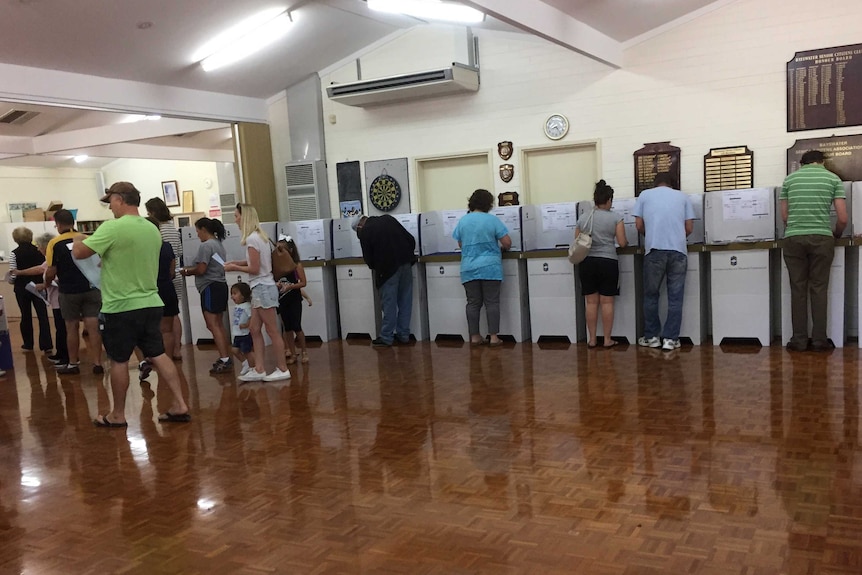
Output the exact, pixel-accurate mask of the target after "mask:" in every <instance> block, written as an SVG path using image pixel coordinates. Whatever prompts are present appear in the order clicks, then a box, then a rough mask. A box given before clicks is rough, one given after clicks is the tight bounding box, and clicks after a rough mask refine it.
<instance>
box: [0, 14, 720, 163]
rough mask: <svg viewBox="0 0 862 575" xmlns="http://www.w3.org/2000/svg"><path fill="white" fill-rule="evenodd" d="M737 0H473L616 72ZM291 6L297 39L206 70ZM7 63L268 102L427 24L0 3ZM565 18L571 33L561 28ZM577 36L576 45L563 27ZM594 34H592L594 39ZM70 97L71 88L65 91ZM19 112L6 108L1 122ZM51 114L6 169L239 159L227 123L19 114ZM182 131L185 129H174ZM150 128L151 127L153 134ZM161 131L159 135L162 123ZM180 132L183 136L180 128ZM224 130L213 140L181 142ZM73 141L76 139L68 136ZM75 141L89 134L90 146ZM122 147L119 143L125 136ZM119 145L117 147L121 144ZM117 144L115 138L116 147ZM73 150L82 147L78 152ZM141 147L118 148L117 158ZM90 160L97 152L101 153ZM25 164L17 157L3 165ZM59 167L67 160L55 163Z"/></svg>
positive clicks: (21, 129)
mask: <svg viewBox="0 0 862 575" xmlns="http://www.w3.org/2000/svg"><path fill="white" fill-rule="evenodd" d="M727 1H728V0H517V1H515V0H508V1H506V0H464V3H466V4H470V5H473V6H475V7H478V8H481V9H483V10H484V11H485V12H486V13H489V14H491V15H492V16H493V17H490V16H489V17H488V18H487V19H486V21H485V22H484V23H483V24H481V25H480V27H487V28H495V29H509V30H518V29H520V30H523V31H524V32H525V33H533V34H537V35H539V36H542V37H545V38H548V39H550V40H552V41H555V42H557V43H559V44H562V45H564V46H568V47H570V48H572V49H574V50H577V51H578V52H581V53H585V54H588V55H591V56H593V57H595V58H596V59H599V60H601V61H604V62H609V63H611V64H612V65H620V62H619V60H621V58H617V55H619V54H621V53H622V45H623V43H624V42H627V41H631V40H632V39H633V38H636V37H638V36H640V35H643V34H647V33H649V31H650V30H653V29H655V28H659V27H661V26H664V25H666V24H668V23H670V22H673V21H675V20H677V19H680V18H683V17H685V16H686V15H688V14H691V13H692V12H696V11H698V10H701V9H703V8H704V7H706V6H708V5H709V4H718V3H723V2H727ZM273 7H285V8H288V9H290V10H291V16H292V19H293V21H294V23H293V25H292V26H291V30H290V31H289V33H288V34H287V35H286V36H285V37H284V38H283V39H282V40H280V41H278V42H277V43H275V44H274V45H272V46H270V47H268V48H267V49H265V50H264V51H262V52H260V53H258V54H256V55H253V56H251V57H250V58H248V59H247V60H244V61H242V62H240V63H237V64H235V65H233V66H229V67H226V68H223V69H220V70H217V71H215V72H210V73H207V72H204V71H203V70H202V69H201V68H200V66H199V65H197V64H196V63H195V62H194V61H192V58H191V55H192V54H193V53H194V52H195V50H196V49H197V48H198V47H200V46H201V45H202V44H203V43H204V42H205V41H206V40H207V39H209V38H210V37H212V36H213V35H215V34H216V33H218V32H220V31H222V30H224V29H225V28H227V27H229V25H230V24H231V23H235V22H237V21H239V20H241V19H243V18H244V17H247V16H249V15H251V14H254V13H256V12H258V11H260V10H263V9H267V8H273ZM0 13H2V15H3V17H2V18H0V64H11V65H15V66H24V67H28V68H38V69H44V70H56V71H63V72H74V73H78V74H84V75H87V76H97V77H102V78H112V79H120V80H131V81H137V82H142V83H144V84H148V85H150V86H149V87H150V88H152V89H153V90H158V89H159V87H165V86H170V87H176V88H187V89H193V90H201V91H205V92H211V93H220V94H230V95H235V96H242V97H248V98H257V99H261V100H264V99H267V98H270V97H272V96H273V95H275V94H278V93H280V92H281V91H283V90H284V89H285V88H287V87H289V86H291V85H293V84H295V83H297V82H299V81H301V80H303V79H305V78H307V77H308V76H309V75H311V74H314V73H316V72H318V71H320V70H323V69H326V68H328V67H330V66H332V65H333V64H335V63H337V62H340V61H343V60H345V59H347V58H349V57H350V56H351V55H353V54H355V53H356V52H358V51H360V50H361V49H363V48H365V47H367V46H368V45H370V44H373V43H375V42H378V41H380V40H382V39H384V38H385V37H387V36H388V35H390V34H392V33H395V32H398V31H399V30H402V29H406V28H410V27H413V26H416V25H421V24H422V22H420V21H418V20H415V19H413V18H409V17H400V16H391V15H383V14H380V13H376V12H372V11H370V10H368V9H367V6H366V4H365V2H364V0H121V1H115V2H106V1H105V0H74V1H68V0H0ZM561 19H562V20H565V21H566V22H564V24H565V25H563V26H560V25H559V21H560V20H561ZM560 29H562V30H566V29H574V30H577V31H578V33H577V34H571V35H570V36H571V37H567V36H566V34H565V32H562V33H561V32H560V31H559V30H560ZM585 31H586V34H585V33H584V32H585ZM59 89H60V90H62V88H59ZM9 107H10V106H9V105H4V104H2V103H0V115H2V114H3V113H5V111H6V110H7V108H9ZM12 107H14V108H16V109H34V110H37V111H40V112H41V114H40V115H39V116H37V117H36V118H34V119H33V120H31V121H29V122H28V123H26V124H25V125H23V126H6V125H0V165H8V164H13V163H14V164H18V165H20V164H22V163H26V160H25V159H23V158H22V156H33V155H34V154H36V155H42V156H43V160H41V161H43V162H46V163H50V162H48V160H45V159H44V158H45V157H46V156H63V160H64V161H67V160H68V157H69V155H70V154H73V153H83V152H82V151H80V150H78V151H76V150H75V149H72V148H82V149H87V150H89V152H93V153H91V155H94V154H98V153H99V151H100V150H101V151H103V152H106V151H107V148H106V146H109V145H110V144H113V143H116V142H128V141H134V142H135V145H136V146H137V147H139V148H142V147H145V146H147V147H150V148H157V147H168V148H171V149H178V148H180V149H181V148H186V149H190V148H194V147H195V146H198V145H200V146H203V148H202V149H214V150H219V151H221V152H225V151H226V150H230V139H229V131H225V130H226V129H227V128H226V127H225V124H215V125H212V126H206V125H205V124H201V123H200V122H198V124H199V125H198V126H197V128H198V129H197V130H193V126H192V125H189V124H184V123H182V122H189V120H178V121H174V120H170V119H167V118H166V119H163V121H160V122H138V123H136V124H128V125H123V126H124V128H123V129H122V130H120V129H117V128H116V127H115V128H113V129H108V130H104V131H103V132H102V133H101V134H98V135H97V134H96V132H98V131H99V130H100V129H101V128H104V127H105V126H108V127H110V126H117V125H118V124H119V122H120V121H121V120H123V118H124V116H125V115H124V114H116V113H112V112H111V113H109V112H94V111H79V110H72V109H64V108H49V107H47V106H34V105H29V104H28V105H26V106H25V105H20V104H19V105H14V106H12ZM174 123H175V125H174ZM146 124H149V126H144V125H146ZM154 124H159V125H160V126H161V127H160V128H156V127H154V126H153V125H154ZM171 126H173V127H171ZM208 128H214V129H215V131H214V132H213V133H212V134H210V135H208V136H205V137H201V138H192V137H189V136H185V138H177V137H175V136H174V135H172V134H176V133H181V134H188V133H189V132H191V131H201V130H207V129H208ZM62 134H65V136H62ZM75 136H82V138H81V139H80V140H81V141H80V142H78V141H77V138H76V137H75ZM116 138H119V139H116ZM112 139H113V140H112ZM107 140H112V141H107ZM72 142H75V144H74V145H73V144H72ZM129 151H131V149H126V150H122V149H120V148H116V147H115V148H114V149H113V153H126V152H129ZM89 152H88V153H89ZM10 157H16V159H5V160H4V159H2V158H10ZM55 159H56V158H55Z"/></svg>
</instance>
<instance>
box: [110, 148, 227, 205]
mask: <svg viewBox="0 0 862 575" xmlns="http://www.w3.org/2000/svg"><path fill="white" fill-rule="evenodd" d="M102 173H104V174H105V186H108V187H110V185H111V184H113V183H114V182H119V181H126V182H132V183H133V184H134V185H135V187H136V188H138V190H140V192H141V209H140V212H141V214H142V215H143V214H146V210H145V209H144V203H145V202H146V201H147V200H149V199H150V198H154V197H157V198H164V196H163V195H162V182H163V181H167V180H176V181H177V186H178V187H179V192H180V202H181V203H182V192H183V191H184V190H193V191H194V193H195V206H194V207H195V211H198V212H206V211H207V209H208V207H209V205H210V204H209V202H210V196H211V195H213V194H214V195H215V196H216V198H218V194H219V185H218V174H217V172H216V164H215V162H187V161H178V160H134V159H122V160H117V161H116V162H112V163H110V164H109V165H108V166H106V167H105V168H104V169H102ZM206 180H209V182H210V184H211V187H210V188H206V186H205V181H206ZM171 212H172V213H174V214H178V213H181V212H182V207H172V208H171ZM110 217H112V216H111V214H110V212H108V214H107V216H106V218H110Z"/></svg>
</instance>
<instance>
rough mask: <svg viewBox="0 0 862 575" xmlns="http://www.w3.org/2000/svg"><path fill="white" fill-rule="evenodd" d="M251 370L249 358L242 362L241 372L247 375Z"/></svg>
mask: <svg viewBox="0 0 862 575" xmlns="http://www.w3.org/2000/svg"><path fill="white" fill-rule="evenodd" d="M249 371H251V366H250V365H249V364H248V360H245V361H244V362H242V369H240V370H239V374H240V375H245V374H247V373H248V372H249Z"/></svg>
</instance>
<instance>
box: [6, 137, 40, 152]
mask: <svg viewBox="0 0 862 575" xmlns="http://www.w3.org/2000/svg"><path fill="white" fill-rule="evenodd" d="M32 153H33V139H32V138H27V137H21V136H0V154H9V156H20V155H26V154H32Z"/></svg>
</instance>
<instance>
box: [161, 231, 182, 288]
mask: <svg viewBox="0 0 862 575" xmlns="http://www.w3.org/2000/svg"><path fill="white" fill-rule="evenodd" d="M159 233H160V234H161V235H162V241H163V242H168V243H169V244H171V247H172V248H173V249H174V255H175V256H176V257H177V269H179V268H180V267H181V266H182V265H183V242H182V239H181V238H180V230H178V229H177V227H176V226H175V225H174V223H173V222H162V223H160V224H159ZM172 281H173V283H174V289H175V290H176V291H177V297H179V298H180V299H182V293H183V291H182V290H183V282H184V280H183V277H182V276H181V275H180V274H179V273H177V274H176V275H175V276H174V279H173V280H172Z"/></svg>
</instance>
